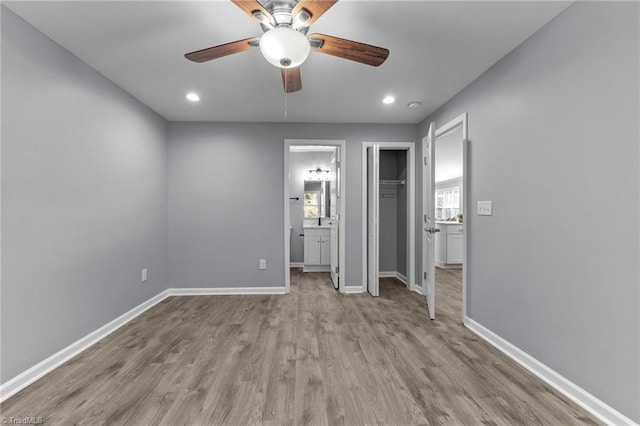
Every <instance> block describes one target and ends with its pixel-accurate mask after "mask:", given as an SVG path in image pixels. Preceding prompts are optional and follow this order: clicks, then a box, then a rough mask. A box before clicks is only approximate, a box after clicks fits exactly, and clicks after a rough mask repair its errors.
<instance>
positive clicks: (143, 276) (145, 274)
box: [140, 268, 149, 282]
mask: <svg viewBox="0 0 640 426" xmlns="http://www.w3.org/2000/svg"><path fill="white" fill-rule="evenodd" d="M148 279H149V272H148V271H147V268H144V269H143V270H142V274H141V277H140V281H142V282H145V281H147V280H148Z"/></svg>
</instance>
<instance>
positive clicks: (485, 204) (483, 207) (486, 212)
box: [478, 201, 493, 216]
mask: <svg viewBox="0 0 640 426" xmlns="http://www.w3.org/2000/svg"><path fill="white" fill-rule="evenodd" d="M492 214H493V206H492V202H491V201H478V216H491V215H492Z"/></svg>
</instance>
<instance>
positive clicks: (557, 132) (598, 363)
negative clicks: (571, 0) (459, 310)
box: [419, 2, 640, 422]
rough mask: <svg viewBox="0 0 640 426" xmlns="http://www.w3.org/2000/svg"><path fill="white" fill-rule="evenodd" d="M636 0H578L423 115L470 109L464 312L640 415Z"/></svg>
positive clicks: (438, 117) (438, 116) (440, 120)
mask: <svg viewBox="0 0 640 426" xmlns="http://www.w3.org/2000/svg"><path fill="white" fill-rule="evenodd" d="M638 17H639V4H638V3H636V2H627V3H613V2H579V3H575V4H574V5H572V6H570V7H569V8H568V9H567V10H566V11H564V12H563V13H562V14H560V15H559V16H558V17H557V18H556V19H555V20H554V21H552V22H551V23H550V24H548V25H547V26H546V27H544V28H543V29H542V30H541V31H539V32H538V33H536V34H535V35H534V36H532V37H531V38H530V39H529V40H527V41H526V42H525V43H524V44H523V45H521V46H520V47H518V48H517V49H516V50H514V51H513V52H512V53H511V54H509V55H508V56H506V57H505V58H503V59H502V60H501V61H500V62H498V63H497V64H496V65H495V66H493V67H492V68H491V69H490V70H489V71H487V72H486V73H485V74H484V75H483V76H481V77H480V78H479V79H478V80H476V81H475V82H473V83H472V84H471V85H470V86H468V87H467V88H466V89H465V90H463V91H462V92H461V93H459V94H458V95H457V96H455V97H454V98H453V99H452V100H451V101H449V102H448V103H447V104H446V105H445V106H444V107H443V108H441V109H440V110H439V111H437V112H436V113H435V114H433V115H432V116H431V117H429V118H428V119H427V120H425V121H424V122H423V123H421V124H420V130H419V133H420V137H422V136H423V135H425V134H426V129H427V124H428V123H429V122H431V121H435V122H436V123H437V124H438V126H440V125H442V124H445V123H446V122H448V121H449V120H451V119H453V118H454V117H456V116H458V115H459V114H461V113H463V112H468V114H469V139H470V156H469V161H470V187H469V188H466V190H468V191H469V197H470V200H471V206H470V208H471V210H472V211H473V210H474V209H475V206H476V203H477V201H478V200H493V206H494V214H493V216H492V217H479V216H477V215H475V214H470V215H469V217H468V218H465V222H467V224H468V231H469V232H468V236H469V244H470V253H471V254H470V257H469V259H468V262H467V267H468V274H469V275H468V276H469V286H468V305H467V306H468V314H469V316H470V317H471V318H473V319H475V320H476V321H478V322H479V323H480V324H482V325H484V326H486V327H488V328H489V329H490V330H492V331H494V332H495V333H497V334H498V335H500V336H502V337H503V338H505V339H507V340H508V341H510V342H512V343H513V344H515V345H516V346H518V347H520V348H521V349H523V350H524V351H526V352H528V353H529V354H531V355H532V356H534V357H535V358H537V359H538V360H540V361H542V362H543V363H545V364H546V365H548V366H549V367H551V368H553V369H554V370H556V371H558V372H559V373H560V374H562V375H563V376H565V377H566V378H568V379H569V380H571V381H573V382H574V383H576V384H577V385H579V386H581V387H582V388H584V389H586V390H587V391H589V392H591V393H592V394H593V395H595V396H596V397H598V398H600V399H602V400H603V401H605V402H606V403H608V404H610V405H611V406H613V407H614V408H616V409H617V410H619V411H620V412H622V413H623V414H625V415H626V416H628V417H630V418H632V419H633V420H635V421H636V422H637V421H640V411H639V410H640V408H639V407H640V405H638V401H639V400H640V389H639V388H640V383H639V382H640V380H639V379H640V371H639V369H640V363H639V361H638V360H639V359H640V352H639V351H640V341H639V339H640V318H639V312H640V307H639V299H640V295H639V285H638V283H639V282H640V274H639V269H638V258H639V255H640V250H639V247H638V244H639V238H638V236H639V232H640V230H639V227H638V221H637V220H636V219H637V218H638V217H640V210H639V200H638V197H637V194H638V191H639V174H638V170H639V153H638V140H639V136H640V135H639V123H638V120H639V115H640V111H639V106H638V93H639V78H638V76H639V75H640V69H639V65H638V62H639V47H640V46H639V41H638V40H639V38H640V37H639V36H640V34H639V30H638V26H639V22H638V20H639V19H638Z"/></svg>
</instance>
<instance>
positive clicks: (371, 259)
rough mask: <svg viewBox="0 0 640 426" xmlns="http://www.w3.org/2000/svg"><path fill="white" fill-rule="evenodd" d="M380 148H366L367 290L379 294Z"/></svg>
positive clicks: (375, 146) (375, 294)
mask: <svg viewBox="0 0 640 426" xmlns="http://www.w3.org/2000/svg"><path fill="white" fill-rule="evenodd" d="M379 186H380V146H378V145H373V146H371V147H368V148H367V290H368V291H369V293H371V295H372V296H378V295H379V294H380V289H379V286H380V283H379V276H378V274H379V269H378V217H379V206H378V196H379V193H380V190H379Z"/></svg>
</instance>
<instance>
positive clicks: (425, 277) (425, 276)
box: [424, 272, 427, 281]
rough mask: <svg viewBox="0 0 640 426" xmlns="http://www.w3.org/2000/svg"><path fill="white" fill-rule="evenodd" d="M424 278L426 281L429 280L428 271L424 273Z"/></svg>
mask: <svg viewBox="0 0 640 426" xmlns="http://www.w3.org/2000/svg"><path fill="white" fill-rule="evenodd" d="M424 279H425V281H426V280H427V273H426V272H425V273H424Z"/></svg>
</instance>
